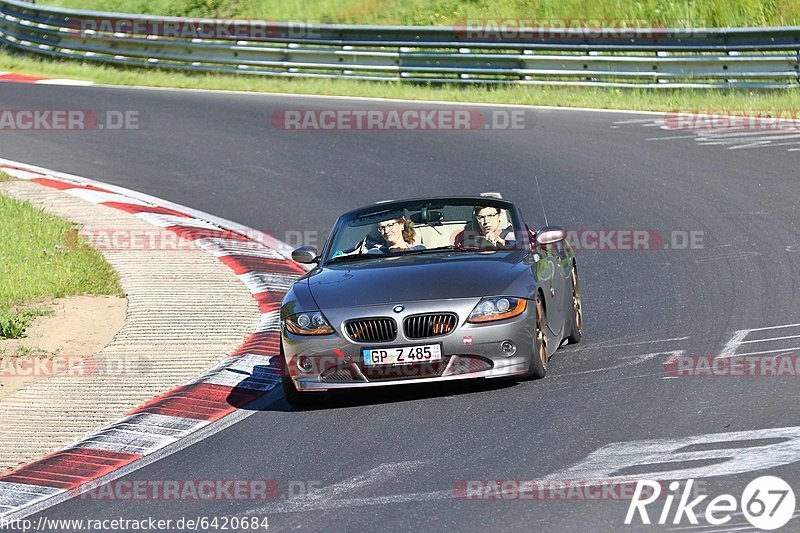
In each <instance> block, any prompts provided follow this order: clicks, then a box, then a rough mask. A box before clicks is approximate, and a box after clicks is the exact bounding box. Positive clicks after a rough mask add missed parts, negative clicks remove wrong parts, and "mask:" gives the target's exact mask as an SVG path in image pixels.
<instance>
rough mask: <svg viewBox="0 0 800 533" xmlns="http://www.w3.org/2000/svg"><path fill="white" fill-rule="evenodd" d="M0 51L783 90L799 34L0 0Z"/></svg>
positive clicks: (792, 79) (337, 74) (172, 64)
mask: <svg viewBox="0 0 800 533" xmlns="http://www.w3.org/2000/svg"><path fill="white" fill-rule="evenodd" d="M0 43H2V44H5V45H7V46H9V47H11V48H13V49H16V50H20V51H26V52H32V53H36V54H41V55H46V56H51V57H57V58H71V59H80V60H82V61H88V62H94V63H105V64H113V65H125V66H138V67H148V68H165V69H176V70H184V71H200V72H225V73H237V74H249V75H261V76H273V77H305V78H347V79H359V80H382V81H405V82H416V83H460V84H525V85H589V86H624V87H661V88H678V87H680V88H684V87H706V88H707V87H743V88H788V87H794V88H796V87H798V82H800V27H789V28H735V29H641V28H635V29H630V30H620V29H606V30H599V29H542V28H490V27H479V26H467V25H465V26H462V27H428V26H408V27H404V26H362V25H331V24H301V23H286V22H282V23H277V22H267V21H241V20H238V21H231V20H219V19H182V18H175V17H159V16H151V15H126V14H119V13H103V12H93V11H76V10H70V9H60V8H53V7H47V6H43V5H37V4H32V3H28V2H21V1H18V0H0Z"/></svg>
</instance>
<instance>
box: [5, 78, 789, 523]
mask: <svg viewBox="0 0 800 533" xmlns="http://www.w3.org/2000/svg"><path fill="white" fill-rule="evenodd" d="M0 103H1V105H2V107H3V108H16V109H44V108H57V109H92V110H94V111H95V112H97V113H99V114H101V115H102V114H104V113H105V112H106V111H109V110H110V111H133V112H135V113H136V116H137V117H138V127H137V128H136V129H121V130H109V129H103V130H99V129H96V130H91V131H70V132H57V131H50V132H45V131H0V157H4V158H8V159H12V160H17V161H23V162H26V163H30V164H35V165H40V166H43V167H46V168H52V169H57V170H60V171H63V172H70V173H74V174H78V175H82V176H86V177H91V178H96V179H99V180H102V181H105V182H108V183H113V184H116V185H121V186H124V187H128V188H131V189H134V190H137V191H141V192H145V193H148V194H151V195H154V196H158V197H161V198H164V199H167V200H170V201H173V202H177V203H180V204H183V205H187V206H190V207H193V208H196V209H200V210H203V211H207V212H209V213H213V214H215V215H218V216H221V217H225V218H227V219H231V220H234V221H236V222H240V223H242V224H246V225H249V226H251V227H254V228H259V229H263V230H265V231H268V232H269V233H271V234H273V235H275V236H276V237H278V238H280V239H282V240H284V241H287V242H289V243H290V244H294V245H297V244H299V240H303V241H304V242H306V243H309V244H316V245H318V246H320V245H321V244H322V242H323V241H324V239H325V237H326V235H327V232H328V230H329V228H330V226H331V225H332V223H333V222H334V220H335V218H336V217H337V216H338V215H339V214H340V213H342V212H344V211H346V210H349V209H351V208H356V207H359V206H361V205H365V204H369V203H371V202H375V201H379V200H387V199H397V198H402V197H414V196H426V195H450V194H454V195H457V194H478V193H481V192H484V191H499V192H501V193H502V194H503V195H504V196H505V197H506V198H508V199H511V200H513V201H514V202H516V203H517V204H518V205H519V206H520V207H521V208H522V210H523V212H524V213H526V217H527V220H528V222H529V223H530V224H531V226H541V225H544V221H543V218H542V214H541V207H540V203H539V197H538V195H537V193H536V186H535V181H534V175H536V176H538V177H539V180H540V182H541V185H542V191H543V195H544V201H545V204H546V208H547V216H548V218H549V222H550V223H551V224H558V225H561V226H564V227H566V228H568V229H570V230H576V231H577V230H580V231H579V232H578V233H577V234H578V235H579V236H583V237H584V240H585V242H584V244H585V245H586V246H585V247H586V248H587V249H583V250H578V252H577V253H578V261H579V271H580V275H581V282H582V286H583V287H582V288H583V299H584V309H585V331H584V335H585V336H584V339H583V341H582V342H581V343H580V344H579V345H576V346H565V347H563V348H562V349H561V350H560V351H559V352H558V353H557V354H556V355H555V356H554V357H553V358H552V360H551V361H550V367H549V370H548V376H547V377H546V378H545V379H543V380H540V381H532V382H524V383H516V384H515V383H500V382H491V381H489V382H484V383H464V384H460V385H452V384H450V385H440V386H426V387H411V388H403V389H394V390H368V391H366V392H364V393H361V392H359V393H358V394H355V393H347V394H337V395H335V396H333V397H332V398H331V399H330V402H328V404H327V405H326V406H325V407H324V408H321V409H317V410H293V409H292V408H290V407H289V406H288V405H287V404H286V402H285V401H284V399H283V398H282V395H281V393H280V391H276V393H275V394H273V395H270V396H269V401H268V402H263V404H262V405H259V406H257V407H258V410H257V411H255V412H254V413H253V414H252V416H249V417H247V418H244V419H243V420H241V421H239V422H238V423H236V424H234V425H232V426H230V427H228V428H227V429H225V430H224V431H221V432H218V433H216V434H214V435H212V436H210V437H208V438H206V439H204V440H202V441H201V442H198V443H196V444H194V445H192V446H189V447H187V448H185V449H183V450H181V451H178V452H176V453H174V454H172V455H169V456H166V457H164V458H163V459H161V460H159V461H157V462H155V463H153V464H150V465H148V466H146V467H144V468H142V469H140V470H138V471H135V472H133V473H131V474H129V475H128V476H127V477H126V478H125V479H127V480H150V481H156V480H162V481H163V480H254V479H270V480H275V481H276V482H277V483H278V484H279V485H280V486H281V488H282V492H283V493H284V494H283V496H282V497H281V498H278V499H275V500H270V501H264V500H258V499H214V500H211V501H185V500H183V501H166V500H163V499H156V500H153V499H144V500H140V499H131V498H124V499H121V500H109V499H107V498H106V499H102V500H92V499H90V498H83V499H81V498H76V499H73V500H70V501H67V502H64V503H61V504H59V505H57V506H55V507H52V508H50V509H47V510H45V511H43V512H42V514H43V515H46V516H47V517H48V518H91V519H111V518H130V519H142V518H145V517H155V518H161V519H173V520H176V519H180V518H181V517H198V516H206V517H214V516H217V517H222V516H227V517H247V516H250V517H253V516H255V517H263V516H267V517H268V518H269V525H270V530H278V531H283V530H289V529H304V530H305V529H316V530H330V531H364V530H374V529H376V528H380V529H383V530H387V531H394V530H404V529H408V528H414V529H419V530H424V531H440V530H444V529H452V530H454V531H531V530H540V531H620V530H625V529H630V530H634V531H635V530H644V531H652V530H662V529H665V528H671V529H676V530H684V529H696V530H698V531H717V530H735V529H737V528H749V527H750V525H749V523H748V522H747V521H746V520H745V517H744V516H743V515H742V512H741V509H737V510H736V512H734V513H733V515H732V519H731V521H730V522H728V523H726V524H724V525H720V526H715V527H711V526H709V524H708V523H707V522H706V521H704V520H703V519H702V518H701V519H700V521H699V524H698V525H696V526H695V525H692V524H691V523H690V522H689V520H688V519H687V518H686V517H683V519H682V521H681V522H680V523H679V524H678V525H674V524H672V519H673V517H674V515H675V513H674V508H675V506H676V505H677V503H676V504H673V512H671V513H670V514H669V524H668V525H664V526H645V525H643V524H642V523H641V520H634V522H633V523H634V525H632V526H629V527H626V526H624V525H623V521H624V519H625V516H626V512H627V509H628V503H629V501H628V500H625V499H619V498H615V497H613V495H610V496H608V497H600V498H596V499H592V498H582V497H581V494H580V493H576V494H573V495H571V496H570V497H560V495H559V494H558V493H548V494H546V495H545V496H544V497H536V498H508V499H504V498H498V497H490V498H483V499H476V498H467V497H463V496H464V495H463V494H461V493H460V492H459V490H458V489H459V487H462V488H463V487H467V486H470V487H474V486H476V485H475V483H478V484H484V486H485V485H486V484H487V481H488V480H498V481H511V482H517V481H521V480H559V481H560V482H563V483H566V484H569V483H570V482H574V483H578V484H580V483H581V482H582V481H584V480H588V479H595V480H596V479H612V480H613V479H614V477H615V476H625V475H629V476H641V477H643V478H656V479H665V480H670V479H681V480H684V479H688V478H692V479H695V480H696V481H697V482H698V483H700V482H702V488H703V490H704V491H705V492H707V493H708V494H710V495H711V496H712V497H713V496H715V495H718V494H733V495H734V496H735V497H736V498H737V499H738V497H739V495H741V494H742V491H743V490H744V487H745V486H746V485H747V484H748V483H749V482H750V481H751V480H753V479H755V478H757V477H759V476H762V475H776V476H780V477H781V478H783V479H784V480H786V481H787V482H789V483H790V484H791V485H792V486H793V487H794V489H795V491H797V490H798V489H800V463H798V461H800V409H798V393H800V380H799V379H798V376H797V375H794V376H788V375H781V376H758V377H740V376H733V375H717V376H715V377H708V376H689V375H680V374H679V375H676V373H675V372H670V371H668V368H665V363H667V362H668V361H670V358H672V361H675V358H676V357H691V358H693V360H697V361H700V360H710V359H713V358H716V357H717V356H720V355H723V356H724V355H731V354H744V353H758V354H760V355H764V356H767V357H774V356H775V355H777V354H784V355H788V356H791V355H792V354H794V353H798V352H800V324H799V323H800V306H799V305H798V300H799V299H800V295H799V294H798V282H797V279H798V275H799V274H800V272H799V271H798V270H799V269H798V265H799V264H800V262H799V261H798V259H800V209H799V208H798V198H799V197H800V195H799V194H798V192H800V184H799V183H800V182H799V181H798V180H800V172H799V171H798V165H797V162H798V154H797V152H792V151H790V149H791V146H781V145H777V146H776V145H775V143H771V144H766V145H765V144H758V145H754V146H752V147H748V146H743V145H741V144H738V145H730V144H713V143H711V142H708V141H707V140H703V139H699V138H698V136H697V135H696V134H695V133H694V132H691V131H669V130H664V129H662V128H659V127H657V125H654V124H653V122H654V121H655V120H656V119H657V118H658V117H657V116H655V115H653V116H647V115H637V114H626V113H622V112H620V113H597V112H587V111H576V110H543V109H542V110H540V109H527V110H525V111H524V117H523V119H524V120H523V122H522V123H523V124H524V127H522V128H521V129H478V130H470V131H437V130H429V131H374V130H368V131H285V130H281V129H277V128H275V127H274V125H273V124H272V122H271V118H272V117H273V115H274V114H275V113H276V112H277V113H281V112H284V111H285V110H298V109H317V110H341V109H354V110H364V109H382V110H386V109H420V108H424V109H436V106H434V105H431V104H414V103H386V102H383V103H381V102H367V101H356V100H341V99H324V98H302V97H289V96H273V95H248V94H221V93H217V94H214V93H203V92H186V91H172V90H158V91H155V90H141V89H119V88H114V89H112V88H103V87H55V86H33V85H21V84H20V85H18V84H0ZM458 108H459V109H466V108H467V106H458ZM476 109H478V110H480V112H481V113H486V114H491V108H476ZM508 111H509V109H505V110H504V112H508ZM765 135H767V134H766V133H765ZM734 138H735V137H734ZM731 147H735V149H730V148H731ZM610 231H616V232H625V231H628V232H630V231H646V232H647V233H646V235H647V238H648V243H649V244H648V248H649V249H641V247H640V249H631V248H634V247H633V246H632V245H627V246H626V245H625V243H624V242H623V243H622V245H621V246H620V245H619V244H620V241H619V240H616V239H617V237H614V239H615V240H612V238H611V237H609V233H608V232H610ZM600 235H605V240H604V242H603V239H600V237H599V236H600ZM614 235H618V233H617V234H614ZM592 248H593V249H592ZM597 248H603V249H597ZM620 248H623V249H620ZM625 248H627V249H625ZM767 328H769V329H767ZM742 330H750V331H746V332H742ZM795 362H796V360H795ZM667 366H669V365H667ZM642 441H646V442H642ZM470 482H472V483H473V484H472V485H467V484H468V483H470ZM512 485H513V483H512ZM509 486H511V485H509ZM309 491H310V492H311V494H310V495H306V496H302V494H304V493H306V492H309ZM584 495H585V493H584ZM289 496H294V497H289ZM459 496H462V497H459ZM679 497H680V495H678V496H676V497H675V502H677V501H678V499H679ZM662 499H663V497H662ZM709 499H710V498H709ZM707 501H708V500H706V501H705V502H702V503H701V504H699V505H698V507H697V508H696V509H698V510H699V511H700V512H702V510H703V508H704V507H705V505H706V504H707ZM662 506H663V505H662V503H654V504H653V506H651V507H648V509H649V510H650V511H651V512H650V518H651V520H653V521H657V520H658V516H659V514H660V511H661V508H662ZM698 514H700V513H698ZM784 528H785V529H786V530H794V531H797V530H798V529H800V520H798V519H797V517H795V518H794V519H793V520H792V521H791V522H789V523H788V524H787V525H786V526H784Z"/></svg>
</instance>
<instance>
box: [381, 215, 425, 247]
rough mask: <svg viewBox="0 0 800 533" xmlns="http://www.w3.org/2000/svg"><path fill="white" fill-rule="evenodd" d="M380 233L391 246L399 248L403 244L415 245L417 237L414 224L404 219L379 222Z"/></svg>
mask: <svg viewBox="0 0 800 533" xmlns="http://www.w3.org/2000/svg"><path fill="white" fill-rule="evenodd" d="M378 233H380V235H381V237H383V239H384V240H385V241H386V243H387V244H388V245H389V246H397V245H399V244H401V243H403V242H405V243H406V244H413V243H414V236H415V235H416V232H415V231H414V223H413V222H411V221H410V220H408V219H406V218H404V217H399V218H395V219H391V220H384V221H383V222H379V223H378Z"/></svg>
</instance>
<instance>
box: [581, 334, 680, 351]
mask: <svg viewBox="0 0 800 533" xmlns="http://www.w3.org/2000/svg"><path fill="white" fill-rule="evenodd" d="M688 338H689V337H688V336H686V337H673V338H671V339H656V340H651V341H636V342H623V343H619V344H603V343H602V342H598V343H597V344H591V345H588V346H582V347H578V348H575V349H572V350H570V352H577V351H582V352H583V351H586V350H591V349H600V348H602V349H606V348H622V347H625V346H641V345H642V344H658V343H661V342H675V341H685V340H686V339H688Z"/></svg>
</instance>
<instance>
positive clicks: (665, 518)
mask: <svg viewBox="0 0 800 533" xmlns="http://www.w3.org/2000/svg"><path fill="white" fill-rule="evenodd" d="M693 484H694V480H692V479H690V480H688V481H687V482H686V483H685V484H683V490H681V483H679V482H678V481H673V482H672V483H670V484H669V486H668V489H667V491H666V494H662V487H661V484H660V483H658V482H657V481H651V480H639V481H638V483H637V484H636V489H635V490H634V493H633V499H632V500H631V503H630V506H629V507H628V514H627V515H626V516H625V524H626V525H631V524H635V523H641V524H652V523H657V524H660V525H666V524H668V523H669V524H673V525H678V524H681V522H682V521H683V520H684V518H685V519H686V520H687V521H688V522H689V523H690V524H693V525H697V524H698V523H699V521H698V517H700V518H703V519H705V522H706V523H707V524H709V525H712V526H721V525H723V524H727V523H728V522H730V521H731V519H732V517H733V515H735V514H743V515H744V517H745V518H746V519H747V521H748V522H749V523H750V525H751V526H753V527H755V528H758V529H762V530H774V529H778V528H780V527H783V526H784V525H786V524H787V523H788V522H789V520H791V519H792V516H793V515H794V511H795V496H794V491H793V490H792V487H790V486H789V484H788V483H786V481H784V480H783V479H781V478H779V477H775V476H761V477H759V478H756V479H754V480H753V481H751V482H750V483H749V484H748V485H747V487H745V489H744V491H743V492H742V495H741V497H740V498H739V499H738V500H737V499H736V497H734V496H733V495H731V494H721V495H719V496H716V497H714V498H713V499H711V500H710V501H708V502H705V500H706V499H707V498H708V497H709V496H708V495H706V494H704V495H700V496H697V497H696V498H693V499H691V500H690V498H691V497H692V496H693V494H692V485H693ZM676 500H677V504H675V505H674V506H673V503H675V501H676ZM656 502H658V503H656ZM662 503H663V505H662ZM648 506H650V508H649V509H648ZM650 512H655V513H654V515H651V514H650Z"/></svg>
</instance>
